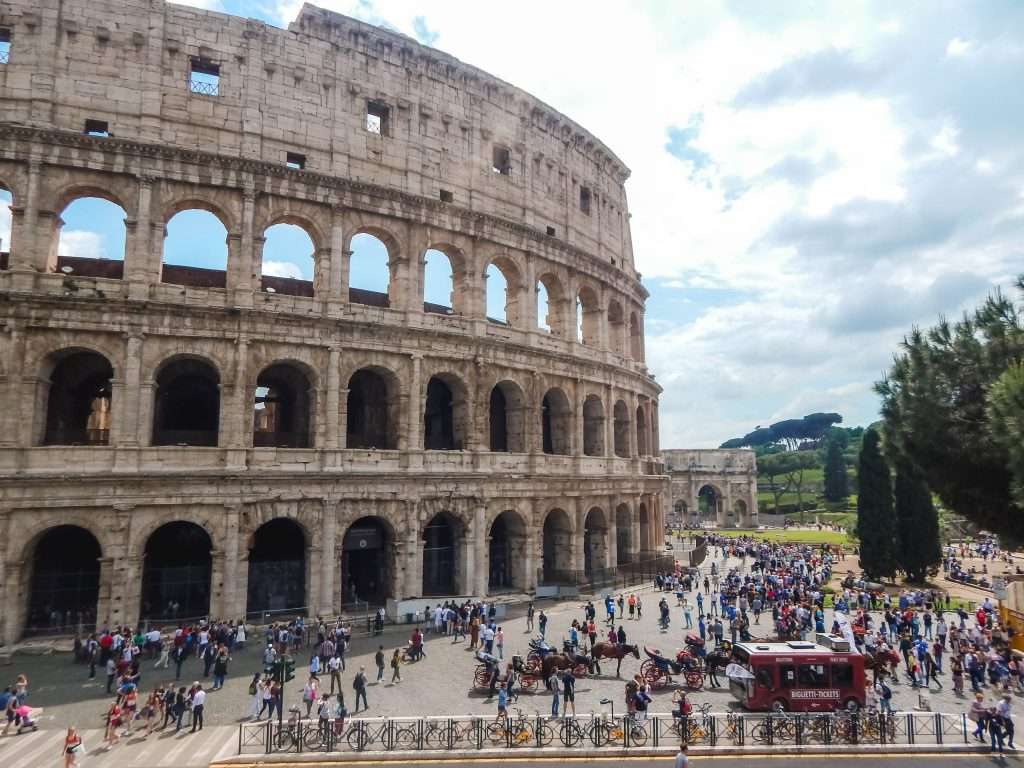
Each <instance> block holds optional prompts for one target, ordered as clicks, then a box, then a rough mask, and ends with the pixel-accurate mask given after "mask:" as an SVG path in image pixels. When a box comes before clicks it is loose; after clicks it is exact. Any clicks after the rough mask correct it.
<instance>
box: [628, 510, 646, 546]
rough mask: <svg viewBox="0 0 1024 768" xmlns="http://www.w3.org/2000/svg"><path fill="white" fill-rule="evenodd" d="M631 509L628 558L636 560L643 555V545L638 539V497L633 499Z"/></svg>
mask: <svg viewBox="0 0 1024 768" xmlns="http://www.w3.org/2000/svg"><path fill="white" fill-rule="evenodd" d="M632 506H633V511H632V514H631V516H630V526H631V531H630V533H629V559H630V562H636V561H637V560H639V559H640V558H641V557H642V556H643V551H644V546H643V542H641V541H640V498H637V499H636V500H634V501H633V505H632Z"/></svg>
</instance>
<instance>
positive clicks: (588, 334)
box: [576, 286, 601, 347]
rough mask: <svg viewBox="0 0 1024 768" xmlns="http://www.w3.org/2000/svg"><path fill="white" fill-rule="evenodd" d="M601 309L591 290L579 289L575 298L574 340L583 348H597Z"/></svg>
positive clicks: (595, 295)
mask: <svg viewBox="0 0 1024 768" xmlns="http://www.w3.org/2000/svg"><path fill="white" fill-rule="evenodd" d="M600 325H601V308H600V306H599V305H598V303H597V294H595V293H594V291H593V289H592V288H589V287H588V286H584V287H582V288H580V291H579V293H578V294H577V296H576V340H577V341H578V342H579V343H580V344H583V345H584V346H588V347H593V346H597V344H598V341H599V340H600Z"/></svg>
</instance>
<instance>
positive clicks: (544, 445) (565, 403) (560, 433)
mask: <svg viewBox="0 0 1024 768" xmlns="http://www.w3.org/2000/svg"><path fill="white" fill-rule="evenodd" d="M541 433H542V437H541V450H543V451H544V453H550V454H556V455H559V456H568V455H569V452H570V448H571V445H572V443H571V440H572V412H571V411H570V409H569V398H567V397H566V396H565V393H564V392H563V391H562V390H560V389H550V390H548V392H547V394H545V395H544V399H543V400H542V401H541Z"/></svg>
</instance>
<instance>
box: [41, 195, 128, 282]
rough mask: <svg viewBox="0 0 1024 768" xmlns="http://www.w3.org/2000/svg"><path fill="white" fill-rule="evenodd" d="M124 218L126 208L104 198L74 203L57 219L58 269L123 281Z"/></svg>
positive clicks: (80, 200)
mask: <svg viewBox="0 0 1024 768" xmlns="http://www.w3.org/2000/svg"><path fill="white" fill-rule="evenodd" d="M125 218H127V214H126V213H125V211H124V208H122V207H121V206H120V205H118V204H117V203H113V202H111V201H110V200H104V199H103V198H101V197H80V198H78V199H76V200H73V201H71V202H70V203H69V204H68V205H67V207H66V208H65V209H64V210H63V211H61V214H60V216H58V217H57V218H56V220H55V223H56V227H57V233H56V234H57V265H56V266H57V269H58V270H59V271H61V272H64V273H65V274H68V275H78V276H80V277H108V278H113V279H115V280H120V279H121V278H122V277H123V276H124V244H125V233H126V229H125V223H124V221H125Z"/></svg>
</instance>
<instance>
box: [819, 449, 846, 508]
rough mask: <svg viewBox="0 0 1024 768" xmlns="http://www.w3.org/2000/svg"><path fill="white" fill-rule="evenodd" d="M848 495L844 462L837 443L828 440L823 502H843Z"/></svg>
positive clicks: (841, 451) (841, 450)
mask: <svg viewBox="0 0 1024 768" xmlns="http://www.w3.org/2000/svg"><path fill="white" fill-rule="evenodd" d="M849 495H850V492H849V490H848V489H847V487H846V461H845V460H844V459H843V449H842V446H840V445H839V441H837V440H830V441H829V444H828V451H827V452H826V453H825V500H826V501H843V500H844V499H845V498H846V497H847V496H849Z"/></svg>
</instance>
